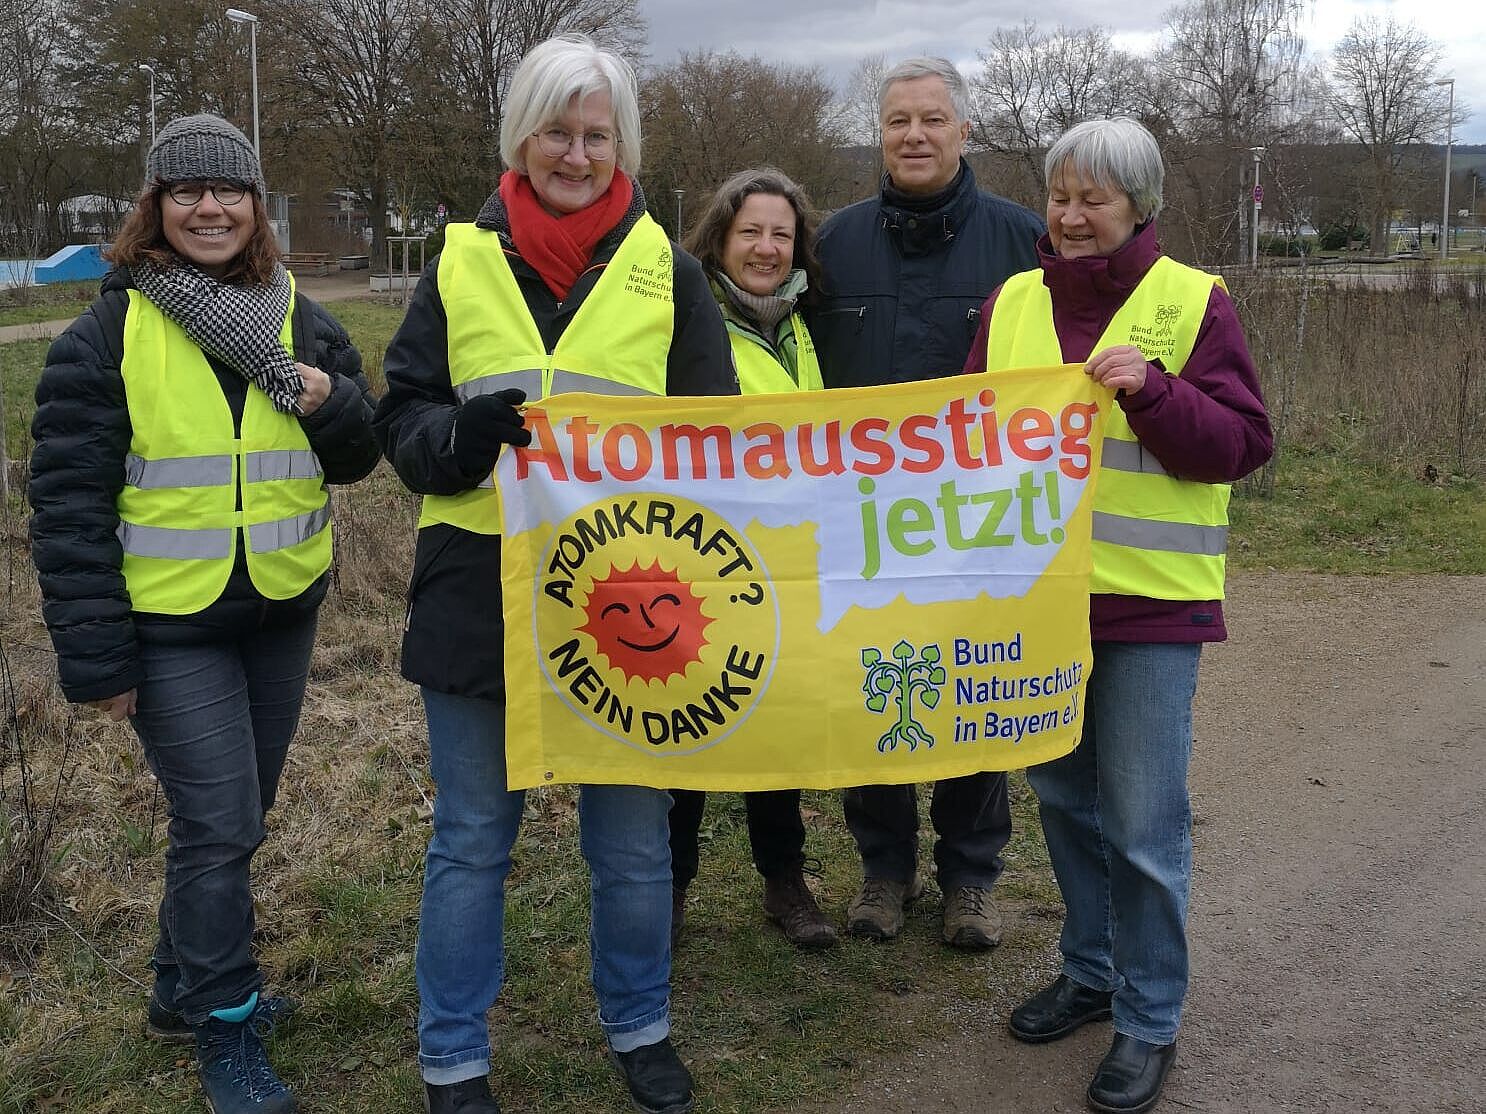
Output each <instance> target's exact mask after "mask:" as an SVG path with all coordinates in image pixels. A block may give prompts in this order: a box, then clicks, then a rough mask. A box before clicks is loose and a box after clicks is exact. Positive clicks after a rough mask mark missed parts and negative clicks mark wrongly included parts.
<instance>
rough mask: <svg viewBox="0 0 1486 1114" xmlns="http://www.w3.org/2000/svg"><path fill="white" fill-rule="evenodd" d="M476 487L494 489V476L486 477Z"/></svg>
mask: <svg viewBox="0 0 1486 1114" xmlns="http://www.w3.org/2000/svg"><path fill="white" fill-rule="evenodd" d="M475 486H476V487H494V486H495V477H494V476H486V477H485V478H484V479H483V480H481V481H480V482H479V483H477V484H476V485H475Z"/></svg>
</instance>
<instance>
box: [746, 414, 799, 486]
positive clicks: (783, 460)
mask: <svg viewBox="0 0 1486 1114" xmlns="http://www.w3.org/2000/svg"><path fill="white" fill-rule="evenodd" d="M743 436H744V437H746V438H747V439H748V440H750V441H754V440H757V441H760V442H761V444H757V445H749V446H748V448H746V449H745V450H743V471H745V472H747V473H748V475H749V477H750V478H751V479H755V480H785V479H788V478H789V471H790V469H789V454H788V453H787V452H785V449H784V430H783V429H781V428H780V427H779V426H778V425H776V424H775V423H773V422H756V423H755V424H753V425H751V426H748V427H747V428H746V429H744V430H743ZM765 460H767V461H768V462H769V463H767V464H766V463H764V462H765Z"/></svg>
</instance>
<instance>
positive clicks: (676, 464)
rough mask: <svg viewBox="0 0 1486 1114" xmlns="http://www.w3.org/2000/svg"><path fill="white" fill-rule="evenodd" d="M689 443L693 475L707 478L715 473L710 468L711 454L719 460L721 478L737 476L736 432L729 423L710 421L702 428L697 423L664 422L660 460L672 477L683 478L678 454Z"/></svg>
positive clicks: (688, 452) (687, 450)
mask: <svg viewBox="0 0 1486 1114" xmlns="http://www.w3.org/2000/svg"><path fill="white" fill-rule="evenodd" d="M682 445H685V446H686V454H687V457H688V459H690V461H691V478H692V479H694V480H705V479H707V478H708V477H709V476H712V475H713V474H714V473H713V472H712V471H711V470H710V469H709V468H708V464H709V463H710V461H709V459H708V456H709V449H710V456H711V458H712V459H714V460H716V461H717V471H716V473H715V474H716V476H717V477H718V478H719V479H724V480H730V479H732V478H733V473H734V467H733V434H732V430H730V429H728V427H727V426H722V425H709V426H708V427H707V428H706V429H699V428H697V427H696V426H694V425H663V426H661V427H660V461H661V468H662V469H664V471H665V477H666V479H668V480H675V479H679V478H680V476H681V462H680V460H679V458H678V449H679V448H680V446H682Z"/></svg>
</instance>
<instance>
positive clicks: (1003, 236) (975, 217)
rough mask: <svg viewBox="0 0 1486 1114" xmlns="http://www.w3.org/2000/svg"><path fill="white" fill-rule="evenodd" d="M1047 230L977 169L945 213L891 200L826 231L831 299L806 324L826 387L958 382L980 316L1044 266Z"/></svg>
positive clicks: (884, 194)
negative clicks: (985, 186)
mask: <svg viewBox="0 0 1486 1114" xmlns="http://www.w3.org/2000/svg"><path fill="white" fill-rule="evenodd" d="M1043 231H1044V226H1043V223H1042V220H1041V218H1039V217H1038V216H1037V214H1036V213H1034V212H1032V211H1031V210H1030V209H1025V208H1023V207H1022V206H1020V205H1017V204H1016V203H1014V202H1011V201H1007V200H1006V198H1004V197H997V196H996V195H995V194H992V193H983V192H982V191H981V190H979V189H978V188H977V187H976V184H975V174H974V172H973V171H971V169H970V164H969V163H967V162H965V161H964V160H963V159H961V160H960V176H959V178H958V179H957V180H956V181H955V183H954V185H953V186H952V187H951V188H950V189H949V190H948V191H947V196H946V197H944V198H942V199H940V200H939V202H938V204H936V205H929V206H925V205H922V204H918V203H916V200H915V199H909V198H903V197H898V196H895V195H894V192H893V190H892V188H891V185H890V183H889V182H888V180H887V179H886V178H884V181H883V189H882V191H881V192H880V193H879V194H878V196H876V197H869V198H868V199H867V200H866V201H858V202H857V203H856V204H855V205H848V206H847V207H846V208H845V209H842V210H840V211H839V212H837V213H834V214H832V216H831V217H830V218H829V219H828V220H827V221H826V222H825V223H824V224H823V225H821V229H820V238H819V239H818V240H817V241H816V253H817V254H818V255H819V256H820V263H821V268H822V270H823V271H824V278H825V291H824V295H825V296H824V297H823V298H821V299H820V300H819V302H818V303H817V304H816V306H815V307H814V309H813V311H812V312H807V314H806V320H807V321H808V323H809V325H810V336H811V339H813V340H814V341H815V350H816V352H817V354H818V356H819V358H820V369H821V376H822V378H824V379H825V384H826V386H827V387H860V386H865V385H869V384H877V383H905V382H911V381H914V380H919V379H933V378H938V377H940V376H944V375H958V374H959V373H960V369H961V368H962V367H964V366H965V357H966V356H967V355H968V354H969V352H970V342H971V341H972V340H974V339H975V329H976V326H977V325H978V324H979V318H980V307H981V304H982V303H984V302H985V300H986V298H988V297H989V296H990V293H991V291H992V290H994V289H996V287H998V286H1000V285H1001V284H1002V283H1003V282H1005V281H1006V280H1007V279H1008V278H1010V277H1011V276H1012V275H1014V274H1016V273H1017V272H1018V271H1026V270H1030V269H1031V268H1033V267H1036V266H1037V251H1036V245H1037V238H1038V237H1039V236H1041V235H1042V233H1043Z"/></svg>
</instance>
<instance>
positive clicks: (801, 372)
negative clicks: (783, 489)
mask: <svg viewBox="0 0 1486 1114" xmlns="http://www.w3.org/2000/svg"><path fill="white" fill-rule="evenodd" d="M686 250H687V251H689V252H691V253H692V254H693V255H695V256H696V257H697V259H698V260H700V261H701V264H702V267H703V269H705V270H706V272H707V278H708V280H709V281H710V283H711V285H712V296H713V297H714V298H716V299H717V305H718V307H719V308H720V309H721V310H722V317H723V322H724V323H725V324H726V325H727V330H728V340H729V341H731V342H732V353H733V366H734V367H735V368H736V369H737V371H738V386H739V388H740V389H741V390H742V392H743V393H744V394H745V395H758V394H775V393H779V392H790V391H809V390H820V389H821V380H820V364H819V363H817V362H816V359H815V345H814V344H812V343H811V340H810V333H809V331H808V330H807V329H806V328H805V322H804V319H803V318H802V317H801V316H800V313H799V307H800V305H801V303H802V302H804V301H805V300H806V299H808V298H809V297H810V294H811V288H812V286H814V287H818V286H819V284H820V265H819V264H818V263H817V262H816V260H815V215H814V213H813V212H812V211H811V208H810V200H809V198H807V197H806V196H805V191H804V190H802V189H801V188H800V187H799V186H797V185H796V184H795V183H794V182H793V181H791V180H790V178H789V177H788V176H787V175H786V174H784V173H783V172H781V171H778V170H775V169H774V168H773V167H768V166H765V167H759V168H756V169H753V170H744V171H740V172H739V173H737V174H734V175H733V176H732V177H731V178H729V179H728V180H727V181H726V182H724V183H723V184H722V185H721V186H719V187H718V188H717V192H716V193H715V194H713V195H712V200H711V201H710V202H708V204H707V208H706V210H705V211H704V212H703V214H702V217H701V219H700V220H699V221H697V224H696V227H695V228H693V229H692V231H691V235H690V236H688V237H687V240H686ZM671 796H672V798H673V799H674V801H675V803H674V804H673V805H672V807H671V872H672V878H671V886H672V889H671V936H672V939H673V940H675V939H678V938H679V937H680V934H681V926H682V923H683V921H684V920H685V916H686V889H687V887H688V886H689V885H690V884H691V882H692V880H693V879H695V878H696V876H697V869H698V866H699V859H700V852H699V848H698V833H699V831H700V829H701V825H702V811H703V808H704V806H705V804H706V801H707V795H706V794H705V793H699V792H696V791H694V790H685V789H673V790H672V791H671ZM743 804H744V807H745V809H746V810H747V814H748V842H749V844H750V845H751V846H752V848H753V862H754V865H755V866H756V867H758V871H759V873H760V874H761V875H763V878H764V900H763V904H764V913H765V915H766V916H767V917H768V918H769V919H770V920H771V921H773V922H774V923H775V924H777V925H778V926H779V927H780V929H781V930H782V931H783V932H784V935H785V938H786V939H788V940H789V942H790V943H791V944H794V945H795V946H796V947H798V948H806V949H819V948H828V947H830V946H831V945H832V944H834V943H835V942H836V929H835V927H834V926H833V925H832V924H831V922H830V921H828V920H827V919H826V918H825V915H824V914H823V913H821V911H820V907H819V906H818V905H817V904H816V902H815V896H814V895H813V894H812V893H811V892H810V887H809V886H808V885H807V884H806V882H805V871H804V867H805V824H804V821H803V820H802V819H801V817H800V791H799V790H798V789H780V790H774V791H771V792H760V793H745V794H743Z"/></svg>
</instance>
